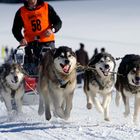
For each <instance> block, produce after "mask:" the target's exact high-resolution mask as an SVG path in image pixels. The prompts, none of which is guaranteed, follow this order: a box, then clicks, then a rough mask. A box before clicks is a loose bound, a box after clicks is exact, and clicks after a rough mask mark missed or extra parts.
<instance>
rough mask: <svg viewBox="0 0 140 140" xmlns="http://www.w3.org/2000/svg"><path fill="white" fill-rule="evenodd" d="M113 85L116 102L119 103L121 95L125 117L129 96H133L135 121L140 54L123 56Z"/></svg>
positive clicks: (138, 105)
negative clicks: (115, 90) (115, 91)
mask: <svg viewBox="0 0 140 140" xmlns="http://www.w3.org/2000/svg"><path fill="white" fill-rule="evenodd" d="M115 87H116V89H117V93H116V104H117V105H119V100H120V97H121V96H122V99H123V102H124V106H125V112H124V116H125V117H126V116H128V115H129V114H130V107H129V98H130V97H131V96H134V97H135V102H134V116H133V121H134V122H137V118H138V114H139V111H140V55H135V54H129V55H126V56H124V58H123V59H122V61H121V63H120V65H119V68H118V75H117V81H116V84H115ZM120 93H121V94H120Z"/></svg>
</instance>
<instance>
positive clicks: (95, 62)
mask: <svg viewBox="0 0 140 140" xmlns="http://www.w3.org/2000/svg"><path fill="white" fill-rule="evenodd" d="M115 65H116V64H115V60H114V58H113V57H112V56H111V54H108V53H99V54H97V55H95V56H94V58H93V59H92V60H91V61H90V62H89V64H88V66H89V67H91V69H89V70H86V71H85V79H84V91H85V93H86V97H87V108H88V109H91V108H92V105H93V104H94V105H95V107H96V109H97V110H98V111H99V112H101V113H104V120H106V121H109V105H110V102H111V96H112V90H113V87H114V83H115V75H114V73H113V72H114V69H115ZM98 95H99V96H101V97H102V98H103V101H102V103H101V101H100V97H98Z"/></svg>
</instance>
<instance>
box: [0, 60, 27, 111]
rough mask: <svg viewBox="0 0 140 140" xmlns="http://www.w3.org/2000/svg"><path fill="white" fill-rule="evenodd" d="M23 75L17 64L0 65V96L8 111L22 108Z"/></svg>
mask: <svg viewBox="0 0 140 140" xmlns="http://www.w3.org/2000/svg"><path fill="white" fill-rule="evenodd" d="M23 79H24V75H23V73H22V72H21V67H20V66H19V65H18V64H15V63H12V64H9V63H5V64H3V65H2V66H1V67H0V96H1V100H2V101H4V103H5V106H6V108H7V111H8V113H11V112H12V110H13V109H14V110H16V111H17V113H20V112H21V110H22V97H23V94H24V80H23Z"/></svg>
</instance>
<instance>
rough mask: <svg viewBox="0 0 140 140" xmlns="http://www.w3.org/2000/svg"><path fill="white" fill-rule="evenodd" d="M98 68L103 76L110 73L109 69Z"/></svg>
mask: <svg viewBox="0 0 140 140" xmlns="http://www.w3.org/2000/svg"><path fill="white" fill-rule="evenodd" d="M100 70H101V71H102V73H103V74H104V76H108V75H109V73H110V69H105V70H103V69H102V68H100Z"/></svg>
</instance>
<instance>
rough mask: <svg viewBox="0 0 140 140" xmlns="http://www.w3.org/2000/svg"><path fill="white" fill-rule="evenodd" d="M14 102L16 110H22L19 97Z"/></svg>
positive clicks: (19, 111) (18, 111)
mask: <svg viewBox="0 0 140 140" xmlns="http://www.w3.org/2000/svg"><path fill="white" fill-rule="evenodd" d="M15 103H16V111H17V113H18V114H19V113H21V112H22V100H21V99H15Z"/></svg>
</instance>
